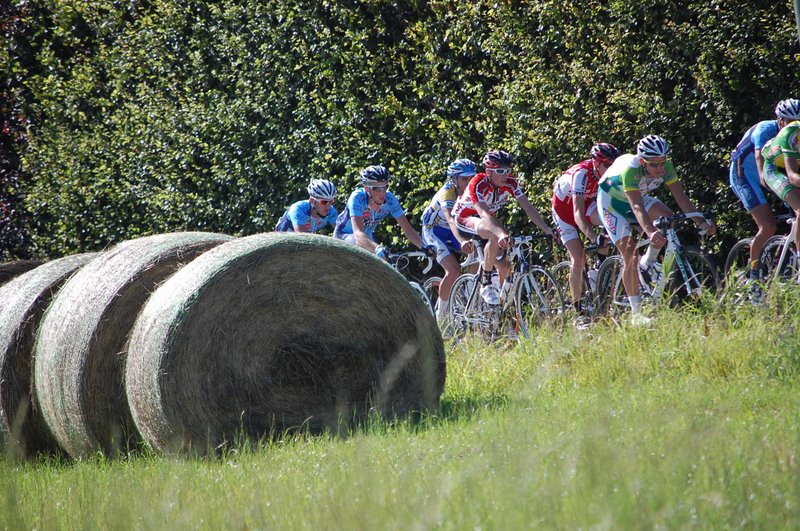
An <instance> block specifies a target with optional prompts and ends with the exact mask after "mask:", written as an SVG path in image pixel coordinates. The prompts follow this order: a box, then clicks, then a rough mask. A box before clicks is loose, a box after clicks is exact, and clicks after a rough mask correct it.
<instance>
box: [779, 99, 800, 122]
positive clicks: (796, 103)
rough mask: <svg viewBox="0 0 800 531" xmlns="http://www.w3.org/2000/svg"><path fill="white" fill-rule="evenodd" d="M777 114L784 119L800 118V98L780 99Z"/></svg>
mask: <svg viewBox="0 0 800 531" xmlns="http://www.w3.org/2000/svg"><path fill="white" fill-rule="evenodd" d="M775 116H777V117H778V118H783V119H784V120H800V100H795V99H791V98H790V99H788V100H783V101H779V102H778V104H777V105H776V106H775Z"/></svg>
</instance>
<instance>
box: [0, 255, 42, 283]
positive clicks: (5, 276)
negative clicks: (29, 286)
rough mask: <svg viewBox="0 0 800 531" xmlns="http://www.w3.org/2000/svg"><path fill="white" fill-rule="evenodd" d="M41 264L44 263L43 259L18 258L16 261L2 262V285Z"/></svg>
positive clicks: (0, 280) (0, 273) (0, 265)
mask: <svg viewBox="0 0 800 531" xmlns="http://www.w3.org/2000/svg"><path fill="white" fill-rule="evenodd" d="M40 265H42V261H41V260H16V261H14V262H3V263H0V286H2V285H3V284H5V283H6V282H8V281H9V280H11V279H12V278H14V277H17V276H19V275H21V274H23V273H27V272H28V271H30V270H31V269H35V268H37V267H39V266H40Z"/></svg>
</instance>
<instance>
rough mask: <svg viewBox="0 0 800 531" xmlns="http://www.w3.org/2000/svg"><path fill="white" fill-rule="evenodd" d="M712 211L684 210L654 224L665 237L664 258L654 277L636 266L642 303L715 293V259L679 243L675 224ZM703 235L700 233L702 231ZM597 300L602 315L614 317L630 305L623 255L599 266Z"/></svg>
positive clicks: (676, 302)
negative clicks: (684, 211)
mask: <svg viewBox="0 0 800 531" xmlns="http://www.w3.org/2000/svg"><path fill="white" fill-rule="evenodd" d="M711 216H712V214H711V213H700V212H687V213H685V214H684V213H680V214H674V215H672V216H662V217H660V218H658V219H657V220H655V222H654V223H653V225H655V227H656V229H658V230H659V231H660V232H661V234H663V235H664V237H665V238H666V239H667V245H666V249H665V250H664V253H663V258H662V259H661V261H660V262H658V263H657V264H656V265H655V267H654V268H653V270H654V271H655V272H656V273H655V275H653V276H654V277H655V278H649V274H647V273H645V272H643V271H642V270H641V268H638V267H637V271H638V274H639V286H640V293H641V295H642V302H643V303H647V304H652V305H657V304H668V305H669V306H672V307H674V306H677V305H679V304H682V303H685V302H689V301H692V300H696V299H697V298H698V297H699V296H700V295H702V294H703V293H705V292H707V291H713V292H716V290H717V289H718V288H719V276H718V275H717V267H716V264H715V262H714V259H713V258H712V257H711V255H709V254H708V253H706V252H704V251H703V250H702V249H701V248H699V247H695V246H687V245H683V243H681V241H680V238H679V236H678V231H677V229H676V225H677V223H678V222H681V221H683V220H686V219H689V218H702V219H710V218H711ZM701 234H702V233H701ZM649 243H650V240H644V241H642V242H640V243H639V244H638V245H637V247H638V248H640V249H641V248H642V247H644V246H646V245H649ZM597 285H598V293H599V295H598V300H599V305H600V311H601V312H602V314H603V315H609V316H611V317H615V316H617V315H619V314H621V313H623V312H625V311H627V310H628V309H629V308H630V303H629V302H628V297H627V295H626V293H625V288H624V286H623V284H622V256H620V255H615V256H611V257H609V258H607V259H606V260H605V261H604V262H603V264H602V265H601V266H600V271H599V272H598V276H597Z"/></svg>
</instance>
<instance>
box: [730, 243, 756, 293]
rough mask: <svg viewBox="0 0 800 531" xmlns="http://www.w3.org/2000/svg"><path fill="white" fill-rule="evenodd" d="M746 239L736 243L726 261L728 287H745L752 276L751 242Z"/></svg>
mask: <svg viewBox="0 0 800 531" xmlns="http://www.w3.org/2000/svg"><path fill="white" fill-rule="evenodd" d="M752 240H753V239H752V238H744V239H741V240H739V241H738V242H736V244H735V245H734V246H733V247H731V250H730V252H728V257H727V258H726V259H725V271H724V272H723V273H724V275H725V283H726V284H727V285H728V286H743V285H744V284H745V283H746V282H747V277H748V275H749V274H750V242H751V241H752Z"/></svg>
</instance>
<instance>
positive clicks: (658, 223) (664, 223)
mask: <svg viewBox="0 0 800 531" xmlns="http://www.w3.org/2000/svg"><path fill="white" fill-rule="evenodd" d="M689 218H700V219H702V220H703V221H709V220H713V219H714V212H713V211H709V212H681V213H678V214H673V215H671V216H661V217H659V218H658V219H657V220H655V221H654V222H653V226H654V227H655V228H657V229H659V230H664V229H666V228H667V227H669V226H670V225H672V224H673V223H675V222H676V221H680V220H683V219H689Z"/></svg>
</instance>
